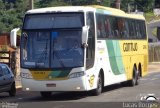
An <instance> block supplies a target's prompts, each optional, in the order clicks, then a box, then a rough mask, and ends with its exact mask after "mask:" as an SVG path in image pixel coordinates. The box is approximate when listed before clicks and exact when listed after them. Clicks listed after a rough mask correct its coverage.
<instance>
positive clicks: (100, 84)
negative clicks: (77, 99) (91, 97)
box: [97, 76, 102, 92]
mask: <svg viewBox="0 0 160 108" xmlns="http://www.w3.org/2000/svg"><path fill="white" fill-rule="evenodd" d="M97 88H98V91H99V92H101V91H102V80H101V77H100V76H99V78H98V87H97Z"/></svg>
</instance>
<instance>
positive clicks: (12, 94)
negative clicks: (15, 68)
mask: <svg viewBox="0 0 160 108" xmlns="http://www.w3.org/2000/svg"><path fill="white" fill-rule="evenodd" d="M15 95H16V86H15V83H13V84H12V86H11V89H10V91H9V96H12V97H13V96H15Z"/></svg>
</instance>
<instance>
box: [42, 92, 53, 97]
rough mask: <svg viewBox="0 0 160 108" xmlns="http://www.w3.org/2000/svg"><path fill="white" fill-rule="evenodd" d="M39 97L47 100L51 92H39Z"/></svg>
mask: <svg viewBox="0 0 160 108" xmlns="http://www.w3.org/2000/svg"><path fill="white" fill-rule="evenodd" d="M40 93H41V96H42V97H44V98H49V97H51V95H52V92H40Z"/></svg>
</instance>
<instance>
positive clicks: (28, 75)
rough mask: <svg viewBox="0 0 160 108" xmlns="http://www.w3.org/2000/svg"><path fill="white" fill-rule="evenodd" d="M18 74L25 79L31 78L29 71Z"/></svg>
mask: <svg viewBox="0 0 160 108" xmlns="http://www.w3.org/2000/svg"><path fill="white" fill-rule="evenodd" d="M20 76H21V77H22V78H26V79H32V78H33V77H32V75H31V74H30V73H21V74H20Z"/></svg>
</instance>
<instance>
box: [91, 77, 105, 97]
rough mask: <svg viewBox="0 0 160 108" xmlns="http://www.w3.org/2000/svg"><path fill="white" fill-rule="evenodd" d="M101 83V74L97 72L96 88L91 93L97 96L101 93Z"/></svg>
mask: <svg viewBox="0 0 160 108" xmlns="http://www.w3.org/2000/svg"><path fill="white" fill-rule="evenodd" d="M102 88H103V83H102V76H101V74H99V76H98V81H97V88H96V89H95V90H94V91H93V94H94V95H96V96H98V95H100V94H101V93H102Z"/></svg>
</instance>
